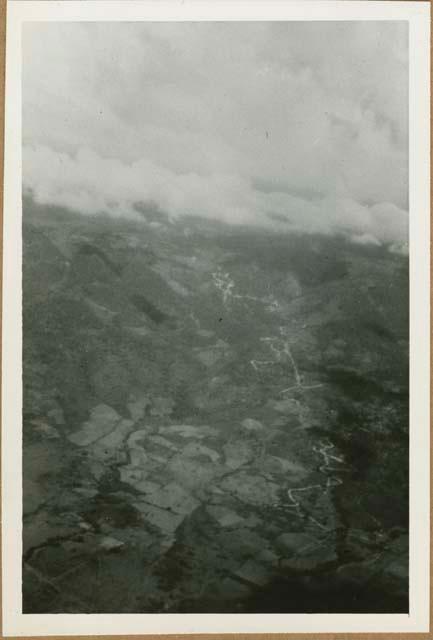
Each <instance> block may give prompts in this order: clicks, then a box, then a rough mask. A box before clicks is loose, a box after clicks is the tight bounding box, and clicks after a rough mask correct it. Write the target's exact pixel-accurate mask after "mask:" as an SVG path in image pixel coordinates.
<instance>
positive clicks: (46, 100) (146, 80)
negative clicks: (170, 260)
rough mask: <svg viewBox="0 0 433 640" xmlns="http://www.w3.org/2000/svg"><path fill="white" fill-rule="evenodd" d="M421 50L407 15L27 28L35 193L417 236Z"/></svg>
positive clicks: (107, 206)
mask: <svg viewBox="0 0 433 640" xmlns="http://www.w3.org/2000/svg"><path fill="white" fill-rule="evenodd" d="M407 55H408V49H407V26H406V25H405V23H402V22H381V23H374V22H338V23H337V22H328V23H319V22H309V23H305V22H304V23H300V22H298V23H117V24H115V23H74V24H72V23H57V24H53V23H46V24H44V23H31V24H27V25H26V26H25V28H24V34H23V184H24V187H25V188H30V189H32V191H33V193H34V196H35V198H36V199H37V200H38V201H39V202H42V203H51V204H61V205H64V206H66V207H69V208H73V209H77V210H79V211H81V212H83V213H95V212H98V211H107V212H109V213H111V214H113V215H120V216H122V215H126V216H128V215H133V214H134V204H135V203H136V202H138V201H147V200H149V201H152V202H156V203H157V204H158V205H159V206H160V207H161V208H162V209H164V210H165V211H167V213H168V214H169V215H170V216H173V217H176V216H182V215H199V216H203V217H209V218H213V219H219V220H223V221H225V222H229V223H235V224H238V223H239V224H240V223H246V224H253V225H264V226H268V225H276V224H277V225H280V226H281V225H282V226H284V227H287V229H297V230H298V229H300V230H305V231H320V232H324V233H333V232H341V231H343V232H346V233H348V234H349V235H352V236H353V237H354V238H355V239H357V241H360V242H374V243H382V242H404V241H405V240H406V239H407V227H408V214H407V209H408V122H407V120H408V118H407V104H408V59H407Z"/></svg>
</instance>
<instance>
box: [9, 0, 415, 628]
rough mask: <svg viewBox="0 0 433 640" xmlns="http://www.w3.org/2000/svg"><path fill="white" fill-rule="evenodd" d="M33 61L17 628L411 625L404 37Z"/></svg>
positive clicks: (35, 33) (45, 39) (64, 43)
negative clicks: (64, 620) (144, 621)
mask: <svg viewBox="0 0 433 640" xmlns="http://www.w3.org/2000/svg"><path fill="white" fill-rule="evenodd" d="M88 4H92V3H88ZM366 4H368V3H366ZM21 51H22V76H21V83H22V85H21V86H22V139H21V154H22V156H21V157H22V180H21V203H22V219H21V222H20V225H21V233H22V297H21V301H22V513H21V518H22V555H21V561H22V573H21V586H22V613H23V614H203V613H205V614H405V615H406V616H407V615H408V614H409V491H410V485H409V406H410V405H409V363H410V349H409V312H410V294H411V293H412V292H411V287H412V282H411V287H410V286H409V275H410V260H411V259H412V256H411V255H410V251H409V219H410V218H409V215H410V214H411V215H414V213H416V212H412V211H411V212H410V214H409V210H410V207H409V202H410V198H409V170H410V166H409V22H408V21H407V20H392V19H389V20H349V19H347V20H326V21H325V20H314V19H313V20H280V21H278V20H268V21H266V20H256V21H249V20H248V18H247V17H246V19H245V20H242V21H229V20H226V21H224V20H217V21H194V20H187V21H178V22H169V21H165V22H164V21H161V20H147V21H145V22H143V21H118V22H116V21H111V22H106V21H104V20H102V19H99V20H87V21H75V20H71V21H57V20H50V21H43V20H41V21H36V20H29V21H25V22H23V25H22V30H21ZM411 428H412V427H411Z"/></svg>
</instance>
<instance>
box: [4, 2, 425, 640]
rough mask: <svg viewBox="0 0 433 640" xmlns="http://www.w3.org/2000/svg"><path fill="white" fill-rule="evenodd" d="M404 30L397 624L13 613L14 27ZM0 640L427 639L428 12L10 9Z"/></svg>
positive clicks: (17, 540)
mask: <svg viewBox="0 0 433 640" xmlns="http://www.w3.org/2000/svg"><path fill="white" fill-rule="evenodd" d="M216 20H218V21H274V20H275V21H278V20H335V21H338V20H405V21H408V23H409V114H410V115H409V118H410V123H409V184H410V192H409V205H410V233H409V236H410V237H409V248H410V487H409V491H410V572H409V575H410V598H409V599H410V610H409V615H405V614H253V615H248V614H215V615H214V614H86V615H84V614H22V595H21V579H22V572H21V557H22V542H21V536H22V434H21V428H22V424H21V423H22V418H21V415H22V383H21V379H22V358H21V353H22V321H21V307H22V287H21V260H22V256H21V219H22V210H21V191H22V184H21V168H22V165H21V153H22V150H21V27H22V24H23V23H24V22H28V21H52V22H61V21H116V22H117V21H216ZM2 338H3V342H2V344H3V361H2V366H3V370H2V374H3V387H2V489H3V491H2V520H3V529H2V580H3V583H2V584H3V603H2V610H3V635H4V636H48V635H123V636H125V635H135V634H140V635H142V634H197V633H213V634H218V635H221V634H224V633H339V632H341V633H362V632H365V633H367V632H368V633H374V632H378V633H379V632H380V633H384V632H399V633H413V632H427V631H429V617H430V615H429V607H430V590H429V573H430V571H429V568H430V562H429V559H430V558H429V556H430V498H429V493H430V3H429V2H411V1H403V2H394V1H385V2H375V1H368V2H367V1H365V0H364V1H356V0H355V1H350V2H347V1H344V0H340V1H337V2H328V1H326V0H325V1H313V0H312V1H308V2H305V1H299V2H289V1H287V2H284V1H278V0H277V1H275V0H269V1H265V0H252V1H248V2H247V1H246V0H241V1H239V0H233V1H230V2H227V1H224V0H212V1H210V0H160V1H157V0H155V1H153V2H152V1H130V0H126V1H122V0H106V1H102V0H92V1H91V2H77V1H69V0H66V1H60V2H44V1H39V2H30V1H29V2H28V1H21V0H10V1H9V2H8V3H7V35H6V104H5V173H4V213H3V335H2Z"/></svg>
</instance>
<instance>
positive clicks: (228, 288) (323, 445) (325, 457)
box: [212, 269, 345, 531]
mask: <svg viewBox="0 0 433 640" xmlns="http://www.w3.org/2000/svg"><path fill="white" fill-rule="evenodd" d="M212 278H213V282H214V285H215V287H216V288H217V289H218V290H219V291H220V292H221V295H222V299H223V303H224V305H226V306H228V305H229V304H230V302H231V301H233V300H242V299H245V300H252V301H254V302H261V303H263V304H266V305H267V309H268V311H278V310H280V308H281V307H280V305H279V303H278V301H277V300H276V299H275V298H274V297H273V296H271V295H270V296H268V297H266V298H257V297H254V296H250V295H241V294H238V293H234V289H235V286H236V285H235V282H234V280H233V279H232V278H231V276H230V274H229V273H228V272H225V271H222V270H221V269H218V270H217V271H215V272H214V273H213V274H212ZM279 334H280V335H279V336H265V337H263V338H260V341H261V342H262V343H265V344H267V345H268V347H269V350H270V355H271V356H273V357H272V358H270V359H263V360H258V359H253V360H250V363H251V366H252V367H253V368H254V370H255V371H258V372H259V371H263V370H266V369H267V368H268V367H273V366H275V365H276V364H280V363H284V362H288V363H289V364H290V366H291V369H292V371H293V376H294V381H295V384H293V385H291V386H290V387H287V389H283V390H282V391H281V392H280V393H282V394H285V393H289V392H290V391H295V390H296V391H300V390H305V391H306V390H309V389H318V388H320V387H322V386H323V385H322V384H320V383H317V384H311V385H305V384H304V379H303V376H302V374H301V372H300V371H299V367H298V364H297V362H296V360H295V358H294V355H293V352H292V349H291V346H290V337H289V330H288V328H287V327H284V326H280V327H279ZM296 403H297V404H298V405H299V408H300V409H302V406H301V404H300V403H299V401H298V400H296ZM312 451H313V453H315V454H318V455H319V456H321V458H322V463H321V465H320V466H319V471H320V473H323V474H324V475H325V477H326V481H325V482H324V483H316V484H311V485H306V486H305V487H294V488H290V489H288V490H287V496H288V498H289V500H290V502H289V504H286V505H285V506H286V507H287V508H289V509H295V510H296V512H297V513H298V515H299V516H301V515H302V511H303V507H302V503H303V500H302V497H303V495H305V497H307V496H306V494H308V492H311V491H319V492H321V493H322V494H327V493H328V492H329V490H330V489H331V488H332V487H336V486H338V485H340V484H342V483H343V481H342V479H341V478H340V477H339V475H336V474H339V473H340V472H342V471H345V469H344V464H345V461H344V458H343V457H342V456H341V455H336V453H335V445H333V444H332V443H331V442H329V441H326V442H322V441H320V442H319V443H318V444H317V445H314V446H313V447H312ZM304 515H305V512H304ZM308 518H309V520H310V521H311V522H312V523H313V524H315V525H316V526H317V527H319V528H320V529H322V530H324V531H329V528H328V527H326V526H325V525H323V524H322V523H320V522H319V521H318V520H316V519H315V518H313V516H311V515H308Z"/></svg>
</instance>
